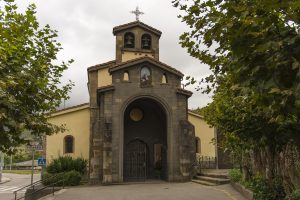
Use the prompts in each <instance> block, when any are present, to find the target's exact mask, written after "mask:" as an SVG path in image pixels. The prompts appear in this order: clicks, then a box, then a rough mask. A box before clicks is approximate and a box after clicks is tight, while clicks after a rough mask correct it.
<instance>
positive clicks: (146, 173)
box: [46, 21, 215, 184]
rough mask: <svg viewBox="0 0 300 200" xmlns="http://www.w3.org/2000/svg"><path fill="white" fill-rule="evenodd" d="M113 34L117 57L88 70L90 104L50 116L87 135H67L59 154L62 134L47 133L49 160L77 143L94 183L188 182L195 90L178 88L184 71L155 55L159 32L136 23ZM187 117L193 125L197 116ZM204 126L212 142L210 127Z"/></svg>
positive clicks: (192, 152)
mask: <svg viewBox="0 0 300 200" xmlns="http://www.w3.org/2000/svg"><path fill="white" fill-rule="evenodd" d="M113 34H114V35H115V37H116V58H115V60H112V61H109V62H106V63H102V64H98V65H95V66H92V67H89V68H88V70H87V71H88V90H89V96H90V100H89V103H88V104H84V105H80V106H78V107H73V108H72V109H73V110H72V109H71V110H70V109H69V110H68V109H67V110H62V111H58V112H56V113H53V114H52V115H51V117H50V118H49V121H50V122H52V123H59V122H62V121H64V122H65V123H66V124H67V126H68V124H69V126H70V127H77V126H78V127H77V128H73V129H75V130H74V131H75V132H76V131H77V132H78V130H82V129H84V132H85V134H84V135H83V134H79V135H72V134H71V135H68V134H67V135H65V136H64V139H63V144H62V145H61V146H62V150H59V151H57V153H53V152H55V151H56V150H55V148H56V149H57V147H53V146H52V145H53V142H55V141H57V139H58V137H59V136H58V135H59V134H58V135H54V136H48V137H47V142H46V144H47V145H46V154H47V158H48V159H49V160H51V158H53V157H56V156H57V155H62V154H63V155H71V156H73V155H74V151H75V150H74V149H75V148H77V146H79V145H80V146H81V147H80V149H82V148H86V150H84V151H82V152H81V156H82V157H84V158H88V160H89V180H90V182H91V183H106V184H108V183H116V182H124V181H140V180H141V181H142V180H147V179H162V180H166V181H189V180H190V179H191V175H192V173H191V172H192V169H193V167H192V165H193V164H194V162H195V158H196V151H199V150H198V148H199V144H198V146H197V144H196V143H195V141H197V140H196V139H195V126H194V125H193V124H192V123H191V122H190V121H189V120H188V119H189V115H190V114H191V113H190V112H189V111H188V98H189V97H190V96H191V95H192V92H190V91H187V90H185V89H183V88H182V87H181V80H182V78H183V74H182V73H181V72H180V71H178V70H176V69H175V68H173V67H171V66H169V65H167V64H165V63H162V62H161V61H160V60H159V39H160V36H161V32H160V31H159V30H157V29H155V28H153V27H151V26H149V25H146V24H144V23H142V22H140V21H134V22H131V23H128V24H124V25H121V26H117V27H115V28H113ZM191 117H193V118H195V119H194V121H195V122H194V124H197V120H198V119H199V120H200V118H201V116H197V114H193V116H191ZM77 118H78V120H76V119H77ZM82 118H84V120H81V119H82ZM83 121H84V123H83ZM208 130H209V129H208ZM209 131H211V132H210V133H209V134H211V137H210V139H212V138H213V137H214V134H215V133H214V130H213V129H211V130H209ZM79 132H81V131H79ZM87 132H88V134H87ZM66 137H68V138H66ZM76 138H78V139H79V140H80V141H77V139H76ZM76 141H77V144H75V145H74V143H76ZM196 146H197V147H196ZM210 148H212V149H213V148H214V147H213V146H212V145H211V147H210ZM77 155H78V153H77Z"/></svg>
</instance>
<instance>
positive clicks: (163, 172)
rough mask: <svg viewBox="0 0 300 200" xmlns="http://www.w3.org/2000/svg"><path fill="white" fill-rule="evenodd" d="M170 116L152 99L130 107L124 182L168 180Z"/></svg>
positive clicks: (141, 99)
mask: <svg viewBox="0 0 300 200" xmlns="http://www.w3.org/2000/svg"><path fill="white" fill-rule="evenodd" d="M167 149H168V148H167V116H166V112H165V109H164V108H163V106H162V105H161V104H160V103H159V102H157V101H155V100H153V99H150V98H140V99H137V100H135V101H133V102H132V103H130V104H129V105H128V106H127V108H126V110H125V112H124V151H123V152H124V162H123V165H124V166H123V176H124V177H123V178H124V181H139V180H147V179H148V180H149V179H162V180H167V178H168V177H167V174H168V173H167Z"/></svg>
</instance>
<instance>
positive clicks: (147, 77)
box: [141, 67, 151, 86]
mask: <svg viewBox="0 0 300 200" xmlns="http://www.w3.org/2000/svg"><path fill="white" fill-rule="evenodd" d="M141 85H142V86H145V85H151V71H150V69H149V68H148V67H143V68H142V69H141Z"/></svg>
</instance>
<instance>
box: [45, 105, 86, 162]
mask: <svg viewBox="0 0 300 200" xmlns="http://www.w3.org/2000/svg"><path fill="white" fill-rule="evenodd" d="M48 121H49V122H50V123H52V124H57V125H60V124H66V127H67V129H68V130H67V131H65V132H64V133H58V134H54V135H51V136H47V139H46V145H47V146H46V158H47V163H49V162H51V160H52V159H54V158H57V157H58V156H64V155H70V156H72V157H73V158H77V157H81V158H84V159H87V160H88V159H89V135H90V110H89V107H88V105H84V106H81V107H78V108H74V109H68V110H65V111H60V112H57V113H54V114H52V115H51V117H50V118H49V119H48ZM67 135H72V136H73V137H74V153H72V154H64V137H65V136H67Z"/></svg>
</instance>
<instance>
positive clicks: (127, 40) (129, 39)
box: [124, 32, 134, 48]
mask: <svg viewBox="0 0 300 200" xmlns="http://www.w3.org/2000/svg"><path fill="white" fill-rule="evenodd" d="M124 47H125V48H134V34H133V33H131V32H127V33H125V35H124Z"/></svg>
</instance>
